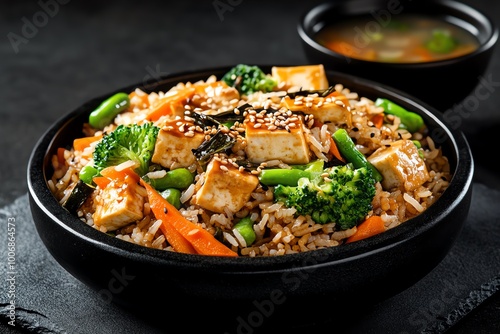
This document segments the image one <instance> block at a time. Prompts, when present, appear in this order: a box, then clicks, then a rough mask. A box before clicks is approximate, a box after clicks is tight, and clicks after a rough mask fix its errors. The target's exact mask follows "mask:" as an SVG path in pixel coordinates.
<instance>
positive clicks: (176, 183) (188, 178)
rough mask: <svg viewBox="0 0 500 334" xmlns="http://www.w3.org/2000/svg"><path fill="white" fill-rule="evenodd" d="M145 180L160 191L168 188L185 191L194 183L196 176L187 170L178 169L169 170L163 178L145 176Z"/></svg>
mask: <svg viewBox="0 0 500 334" xmlns="http://www.w3.org/2000/svg"><path fill="white" fill-rule="evenodd" d="M144 179H145V181H146V182H148V183H149V184H151V186H153V188H155V189H156V190H159V191H162V190H165V189H167V188H176V189H180V190H184V189H186V188H187V187H189V186H190V185H191V183H193V181H194V175H193V173H191V172H190V171H189V169H187V168H177V169H172V170H169V171H168V172H167V173H166V174H165V176H163V177H160V178H157V179H153V178H149V177H147V176H146V175H145V176H144Z"/></svg>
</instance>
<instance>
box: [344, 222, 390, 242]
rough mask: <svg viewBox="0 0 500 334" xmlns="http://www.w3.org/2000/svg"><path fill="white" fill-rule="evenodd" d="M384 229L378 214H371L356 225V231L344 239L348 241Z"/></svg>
mask: <svg viewBox="0 0 500 334" xmlns="http://www.w3.org/2000/svg"><path fill="white" fill-rule="evenodd" d="M385 231H386V227H385V224H384V221H383V220H382V218H381V217H380V216H371V217H369V218H367V219H366V220H365V221H363V222H362V223H361V224H359V225H358V229H357V231H356V233H354V234H353V235H351V236H350V237H349V238H347V239H346V241H345V243H346V244H347V243H350V242H354V241H358V240H362V239H366V238H369V237H372V236H374V235H376V234H379V233H382V232H385Z"/></svg>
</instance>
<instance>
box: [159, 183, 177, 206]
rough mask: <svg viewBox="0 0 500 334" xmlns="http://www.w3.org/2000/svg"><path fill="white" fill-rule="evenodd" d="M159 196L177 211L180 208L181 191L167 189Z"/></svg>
mask: <svg viewBox="0 0 500 334" xmlns="http://www.w3.org/2000/svg"><path fill="white" fill-rule="evenodd" d="M160 195H161V196H162V197H163V198H164V199H166V200H167V201H168V202H169V203H170V204H172V205H173V206H175V207H176V208H177V209H179V208H180V207H181V191H180V190H179V189H175V188H167V189H165V190H163V191H162V192H161V193H160Z"/></svg>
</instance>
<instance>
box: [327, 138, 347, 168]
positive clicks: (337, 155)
mask: <svg viewBox="0 0 500 334" xmlns="http://www.w3.org/2000/svg"><path fill="white" fill-rule="evenodd" d="M329 137H330V153H331V154H333V156H334V157H335V158H337V159H339V160H340V161H342V162H343V163H346V160H345V159H344V157H343V156H342V154H340V151H339V148H338V147H337V143H335V140H333V138H332V136H329Z"/></svg>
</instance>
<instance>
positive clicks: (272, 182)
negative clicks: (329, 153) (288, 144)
mask: <svg viewBox="0 0 500 334" xmlns="http://www.w3.org/2000/svg"><path fill="white" fill-rule="evenodd" d="M323 166H324V161H323V160H321V159H318V160H314V161H311V162H309V163H307V164H305V165H292V166H291V167H292V168H291V169H285V168H270V169H263V170H262V171H261V173H260V175H259V180H260V182H261V183H262V184H264V185H266V186H276V185H278V184H282V185H284V186H292V187H294V186H296V185H297V182H298V181H299V179H300V178H302V177H307V178H309V179H311V178H313V177H314V176H316V175H319V174H321V173H322V172H323Z"/></svg>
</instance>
